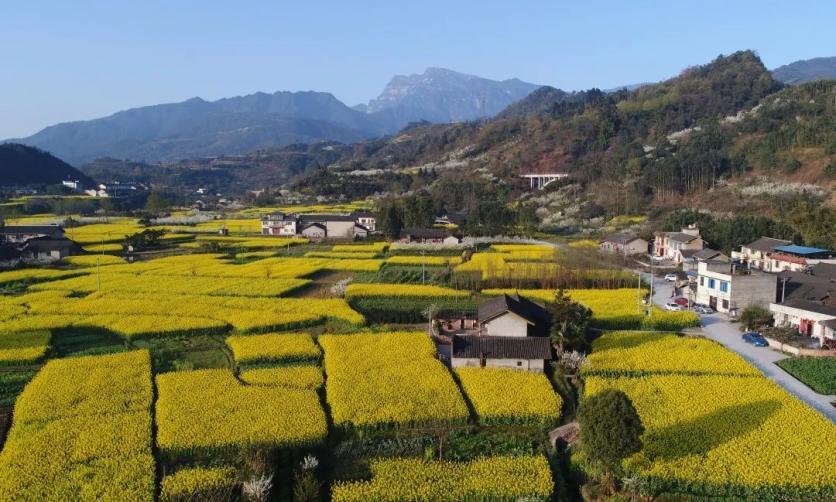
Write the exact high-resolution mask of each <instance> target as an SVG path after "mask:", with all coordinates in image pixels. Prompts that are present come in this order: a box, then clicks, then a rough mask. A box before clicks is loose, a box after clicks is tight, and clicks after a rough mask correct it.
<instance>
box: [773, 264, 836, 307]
mask: <svg viewBox="0 0 836 502" xmlns="http://www.w3.org/2000/svg"><path fill="white" fill-rule="evenodd" d="M785 280H786V284H784V281H785ZM778 288H779V290H778V294H779V295H780V294H781V291H782V290H783V291H784V295H785V296H784V298H785V299H787V300H801V301H820V300H821V299H823V298H827V297H828V296H834V295H836V278H829V277H821V276H816V275H811V274H805V273H804V272H791V271H786V272H781V273H780V274H779V282H778Z"/></svg>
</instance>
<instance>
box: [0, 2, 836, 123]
mask: <svg viewBox="0 0 836 502" xmlns="http://www.w3.org/2000/svg"><path fill="white" fill-rule="evenodd" d="M0 13H2V14H0V47H2V53H3V57H2V68H3V70H2V72H0V138H5V137H11V136H23V135H28V134H31V133H34V132H36V131H37V130H39V129H41V128H43V127H45V126H47V125H51V124H54V123H57V122H64V121H70V120H82V119H89V118H95V117H100V116H104V115H109V114H111V113H113V112H116V111H118V110H123V109H126V108H131V107H135V106H142V105H151V104H157V103H164V102H173V101H181V100H184V99H188V98H190V97H194V96H200V97H203V98H205V99H217V98H221V97H225V96H235V95H241V94H248V93H252V92H256V91H265V92H274V91H277V90H318V91H328V92H332V93H333V94H334V95H335V96H337V97H338V98H339V99H341V100H343V101H344V102H346V103H347V104H349V105H354V104H357V103H360V102H366V101H368V100H369V99H370V98H372V97H374V96H376V95H377V94H378V93H379V92H380V91H381V90H382V88H383V86H384V85H385V84H386V82H388V80H389V79H390V78H391V77H392V76H393V75H395V74H409V73H420V72H422V71H423V70H424V68H426V67H428V66H440V67H445V68H450V69H453V70H457V71H461V72H465V73H473V74H476V75H480V76H484V77H489V78H495V79H505V78H510V77H519V78H521V79H523V80H526V81H529V82H534V83H540V84H548V85H553V86H555V87H560V88H562V89H567V90H572V89H585V88H589V87H593V86H595V87H601V88H608V87H615V86H618V85H622V84H630V83H635V82H644V81H654V80H660V79H664V78H666V77H669V76H673V75H675V74H677V73H678V72H679V71H680V70H681V69H683V68H684V67H686V66H689V65H695V64H700V63H705V62H707V61H709V60H711V59H713V58H714V57H716V56H717V55H718V54H721V53H722V54H728V53H730V52H733V51H735V50H738V49H746V48H751V49H755V50H757V51H758V53H759V54H760V56H761V58H762V59H763V60H764V62H765V63H766V65H767V67H769V68H774V67H776V66H780V65H782V64H785V63H789V62H792V61H795V60H798V59H806V58H811V57H817V56H834V55H836V28H834V26H836V2H834V1H832V0H830V1H808V2H799V3H797V4H796V3H794V2H786V1H783V2H778V1H764V0H761V1H735V0H725V1H722V2H715V1H706V0H703V1H691V2H684V1H681V2H662V1H659V2H650V1H623V0H622V1H608V2H607V1H585V2H571V3H570V2H558V1H541V2H534V1H525V0H517V1H503V2H497V1H491V0H482V1H464V0H462V1H456V0H448V1H446V2H444V1H435V0H423V1H421V2H398V1H393V0H389V1H379V2H378V1H363V0H354V1H317V0H308V1H305V2H286V1H276V0H274V1H255V0H253V1H239V2H229V1H225V2H222V1H212V0H203V1H176V0H169V1H154V0H151V1H142V2H136V1H121V0H110V1H97V2H93V1H83V0H79V1H72V2H69V1H66V0H54V1H47V0H42V1H38V0H33V1H30V2H13V1H11V0H0Z"/></svg>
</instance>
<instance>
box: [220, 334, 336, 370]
mask: <svg viewBox="0 0 836 502" xmlns="http://www.w3.org/2000/svg"><path fill="white" fill-rule="evenodd" d="M226 344H227V345H229V348H230V349H231V350H232V355H233V356H234V357H235V361H236V362H237V363H239V364H254V363H265V362H293V361H309V360H316V359H318V358H319V356H320V351H319V347H318V346H317V345H316V344H315V343H314V342H313V339H312V338H311V336H310V335H308V334H305V333H272V334H266V335H244V336H230V337H228V338H227V339H226Z"/></svg>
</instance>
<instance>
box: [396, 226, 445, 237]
mask: <svg viewBox="0 0 836 502" xmlns="http://www.w3.org/2000/svg"><path fill="white" fill-rule="evenodd" d="M449 235H450V232H448V231H447V230H445V229H443V228H404V229H403V230H401V237H417V238H419V239H444V238H445V237H447V236H449Z"/></svg>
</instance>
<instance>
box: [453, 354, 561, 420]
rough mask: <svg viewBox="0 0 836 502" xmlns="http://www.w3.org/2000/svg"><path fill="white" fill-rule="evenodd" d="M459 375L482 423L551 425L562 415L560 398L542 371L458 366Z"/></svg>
mask: <svg viewBox="0 0 836 502" xmlns="http://www.w3.org/2000/svg"><path fill="white" fill-rule="evenodd" d="M456 376H458V378H459V381H460V382H461V385H462V390H464V393H465V395H466V396H467V398H468V400H470V402H471V403H472V404H473V408H474V409H475V410H476V415H477V416H478V418H479V421H480V422H481V423H485V424H515V423H519V424H536V425H543V426H549V425H554V424H556V423H557V419H558V418H559V417H560V405H561V399H560V397H559V396H558V395H557V394H556V393H555V392H554V389H552V386H551V384H550V383H549V379H548V378H547V377H546V375H545V374H543V373H530V372H527V371H519V370H514V369H503V368H459V369H457V370H456Z"/></svg>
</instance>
